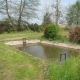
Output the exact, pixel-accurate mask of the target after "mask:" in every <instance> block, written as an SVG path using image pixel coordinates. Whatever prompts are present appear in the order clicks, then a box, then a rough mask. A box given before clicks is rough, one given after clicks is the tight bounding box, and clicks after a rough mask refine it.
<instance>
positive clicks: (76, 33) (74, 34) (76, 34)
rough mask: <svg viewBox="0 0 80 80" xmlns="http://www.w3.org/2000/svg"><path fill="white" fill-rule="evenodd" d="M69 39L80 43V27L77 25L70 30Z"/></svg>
mask: <svg viewBox="0 0 80 80" xmlns="http://www.w3.org/2000/svg"><path fill="white" fill-rule="evenodd" d="M69 40H70V41H72V42H76V43H80V28H79V27H76V28H74V29H73V30H71V31H70V32H69Z"/></svg>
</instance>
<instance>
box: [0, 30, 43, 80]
mask: <svg viewBox="0 0 80 80" xmlns="http://www.w3.org/2000/svg"><path fill="white" fill-rule="evenodd" d="M41 35H42V33H37V32H32V31H24V32H16V33H10V34H9V33H7V34H0V80H43V73H42V66H43V65H41V64H42V62H43V61H41V60H40V59H37V58H35V57H33V56H29V55H27V54H25V53H24V52H21V51H19V50H17V49H15V48H13V47H11V46H7V45H5V44H4V41H9V40H20V39H22V38H24V37H25V38H27V39H39V38H40V36H41Z"/></svg>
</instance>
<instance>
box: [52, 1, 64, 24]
mask: <svg viewBox="0 0 80 80" xmlns="http://www.w3.org/2000/svg"><path fill="white" fill-rule="evenodd" d="M60 3H61V0H55V1H54V2H53V3H52V5H51V7H52V17H53V22H54V23H56V25H58V24H59V22H60V23H61V22H63V21H62V20H61V18H62V17H63V14H62V10H61V7H60V6H61V5H60Z"/></svg>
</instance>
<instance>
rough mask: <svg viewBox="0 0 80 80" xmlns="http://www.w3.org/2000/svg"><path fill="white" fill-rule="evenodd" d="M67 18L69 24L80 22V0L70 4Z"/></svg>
mask: <svg viewBox="0 0 80 80" xmlns="http://www.w3.org/2000/svg"><path fill="white" fill-rule="evenodd" d="M66 20H67V23H68V25H72V24H76V25H79V24H80V0H77V1H76V2H75V3H74V4H72V5H70V7H69V8H68V11H67V18H66Z"/></svg>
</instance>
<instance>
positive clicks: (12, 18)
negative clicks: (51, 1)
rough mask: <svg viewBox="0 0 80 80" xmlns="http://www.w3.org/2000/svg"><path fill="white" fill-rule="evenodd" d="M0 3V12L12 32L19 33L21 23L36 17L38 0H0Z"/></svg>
mask: <svg viewBox="0 0 80 80" xmlns="http://www.w3.org/2000/svg"><path fill="white" fill-rule="evenodd" d="M0 3H1V4H0V12H1V13H2V15H3V14H4V15H5V16H6V18H8V20H9V23H10V24H11V25H12V26H13V28H14V30H15V28H17V29H18V30H19V31H21V25H22V22H23V21H27V20H28V19H31V18H35V17H36V16H37V14H36V11H37V10H38V7H37V6H38V5H39V0H0ZM15 25H17V27H15Z"/></svg>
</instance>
